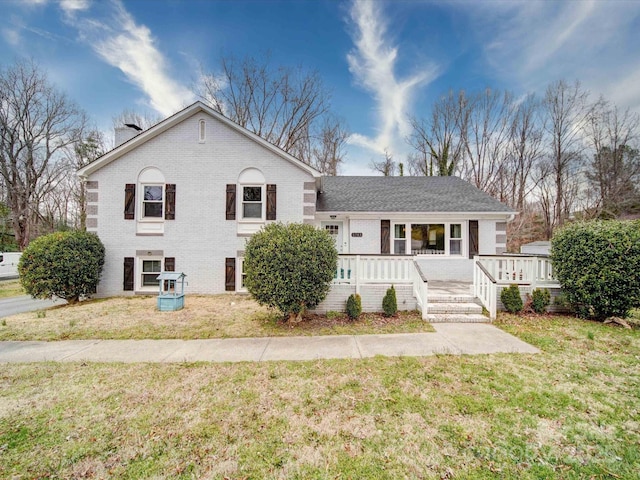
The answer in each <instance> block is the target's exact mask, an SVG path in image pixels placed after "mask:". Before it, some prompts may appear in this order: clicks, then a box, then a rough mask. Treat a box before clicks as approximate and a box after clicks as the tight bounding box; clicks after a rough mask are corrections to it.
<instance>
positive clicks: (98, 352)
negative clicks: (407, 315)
mask: <svg viewBox="0 0 640 480" xmlns="http://www.w3.org/2000/svg"><path fill="white" fill-rule="evenodd" d="M433 327H434V328H435V329H436V332H435V333H400V334H387V335H335V336H317V337H265V338H225V339H213V340H69V341H61V342H0V363H7V362H27V363H28V362H44V361H54V362H128V363H132V362H156V363H162V362H164V363H169V362H197V361H204V362H265V361H273V360H316V359H327V358H366V357H373V356H376V355H383V356H387V357H397V356H416V357H421V356H427V355H438V354H450V355H476V354H489V353H539V350H538V349H537V348H534V347H532V346H531V345H529V344H528V343H525V342H523V341H522V340H519V339H517V338H516V337H514V336H513V335H510V334H508V333H506V332H503V331H502V330H500V329H499V328H496V327H494V326H493V325H489V324H479V323H476V324H460V323H440V324H437V325H434V326H433Z"/></svg>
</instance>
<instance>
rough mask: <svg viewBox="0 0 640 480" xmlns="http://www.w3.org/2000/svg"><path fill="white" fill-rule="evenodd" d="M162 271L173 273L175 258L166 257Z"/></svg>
mask: <svg viewBox="0 0 640 480" xmlns="http://www.w3.org/2000/svg"><path fill="white" fill-rule="evenodd" d="M164 271H165V272H175V271H176V259H175V257H166V258H165V259H164Z"/></svg>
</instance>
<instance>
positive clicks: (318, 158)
mask: <svg viewBox="0 0 640 480" xmlns="http://www.w3.org/2000/svg"><path fill="white" fill-rule="evenodd" d="M347 138H349V132H348V131H347V129H346V127H345V125H344V122H343V121H342V120H340V119H338V118H333V117H327V118H325V119H324V122H323V125H322V130H321V131H320V138H319V139H318V141H317V142H315V146H310V149H311V155H312V165H313V166H314V167H315V168H316V169H317V170H319V171H320V172H322V173H324V174H325V175H334V176H335V175H337V174H338V169H339V167H340V165H341V164H342V163H343V162H344V155H345V153H344V147H345V145H346V143H347ZM309 141H310V142H311V141H312V140H311V138H310V140H309Z"/></svg>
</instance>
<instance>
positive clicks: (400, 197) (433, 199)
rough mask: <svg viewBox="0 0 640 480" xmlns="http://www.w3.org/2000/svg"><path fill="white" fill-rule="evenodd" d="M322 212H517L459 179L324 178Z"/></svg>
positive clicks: (320, 199) (320, 206) (319, 197)
mask: <svg viewBox="0 0 640 480" xmlns="http://www.w3.org/2000/svg"><path fill="white" fill-rule="evenodd" d="M322 180H323V188H322V193H320V194H319V195H318V201H317V205H316V209H317V211H319V212H424V213H436V212H438V213H440V212H478V213H479V212H495V213H513V209H511V208H509V207H508V206H507V205H505V204H503V203H501V202H499V201H498V200H496V199H494V198H493V197H491V196H489V195H488V194H486V193H485V192H483V191H481V190H479V189H477V188H476V187H475V186H473V185H471V184H470V183H468V182H466V181H464V180H462V179H460V178H458V177H324V178H323V179H322Z"/></svg>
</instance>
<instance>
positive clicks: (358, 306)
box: [347, 293, 362, 320]
mask: <svg viewBox="0 0 640 480" xmlns="http://www.w3.org/2000/svg"><path fill="white" fill-rule="evenodd" d="M361 313H362V299H361V298H360V295H358V294H357V293H355V294H351V295H349V298H347V315H348V316H349V318H350V319H351V320H355V319H356V318H358V317H359V316H360V314H361Z"/></svg>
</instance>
